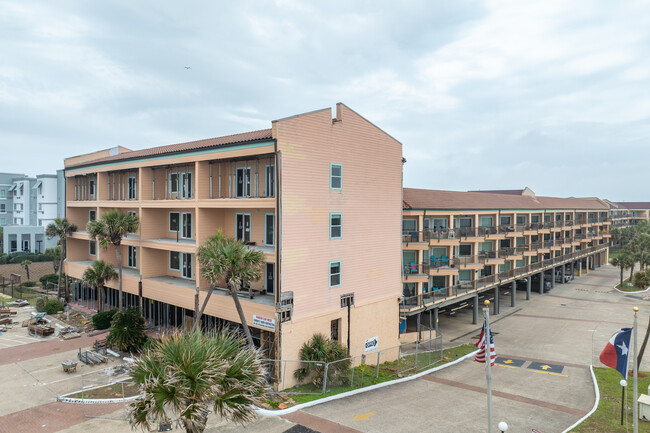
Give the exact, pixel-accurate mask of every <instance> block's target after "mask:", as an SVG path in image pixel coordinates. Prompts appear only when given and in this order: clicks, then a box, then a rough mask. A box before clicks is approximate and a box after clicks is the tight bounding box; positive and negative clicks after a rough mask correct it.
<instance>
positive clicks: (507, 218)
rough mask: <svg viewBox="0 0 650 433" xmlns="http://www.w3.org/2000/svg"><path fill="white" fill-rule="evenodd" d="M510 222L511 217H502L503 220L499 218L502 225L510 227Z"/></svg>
mask: <svg viewBox="0 0 650 433" xmlns="http://www.w3.org/2000/svg"><path fill="white" fill-rule="evenodd" d="M510 221H511V217H509V216H502V217H501V218H499V224H502V225H508V224H510Z"/></svg>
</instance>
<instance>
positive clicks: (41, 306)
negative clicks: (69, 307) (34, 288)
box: [36, 298, 63, 314]
mask: <svg viewBox="0 0 650 433" xmlns="http://www.w3.org/2000/svg"><path fill="white" fill-rule="evenodd" d="M36 310H37V311H39V312H41V313H47V314H56V313H58V312H59V311H63V304H62V303H61V302H59V301H58V300H56V299H54V298H38V299H37V300H36Z"/></svg>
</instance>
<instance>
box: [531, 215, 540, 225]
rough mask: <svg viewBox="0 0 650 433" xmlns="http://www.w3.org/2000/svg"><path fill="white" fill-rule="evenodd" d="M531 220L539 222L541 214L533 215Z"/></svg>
mask: <svg viewBox="0 0 650 433" xmlns="http://www.w3.org/2000/svg"><path fill="white" fill-rule="evenodd" d="M530 222H531V223H533V224H539V215H531V216H530Z"/></svg>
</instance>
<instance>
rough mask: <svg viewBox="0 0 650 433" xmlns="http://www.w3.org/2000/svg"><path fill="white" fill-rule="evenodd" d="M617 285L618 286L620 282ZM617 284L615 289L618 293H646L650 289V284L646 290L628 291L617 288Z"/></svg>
mask: <svg viewBox="0 0 650 433" xmlns="http://www.w3.org/2000/svg"><path fill="white" fill-rule="evenodd" d="M616 286H618V284H617V285H616ZM616 286H614V290H616V291H617V292H618V293H624V294H626V295H630V294H634V293H646V292H647V291H648V290H650V286H648V287H647V288H646V289H645V290H635V291H634V292H626V291H624V290H620V289H617V288H616Z"/></svg>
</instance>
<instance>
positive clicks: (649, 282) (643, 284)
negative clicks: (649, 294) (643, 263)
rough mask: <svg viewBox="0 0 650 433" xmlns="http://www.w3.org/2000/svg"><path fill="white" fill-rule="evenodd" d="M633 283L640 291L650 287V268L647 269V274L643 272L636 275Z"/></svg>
mask: <svg viewBox="0 0 650 433" xmlns="http://www.w3.org/2000/svg"><path fill="white" fill-rule="evenodd" d="M632 282H633V283H634V285H635V286H636V287H637V288H639V289H646V288H647V287H648V286H650V268H648V269H646V270H645V272H644V271H641V272H637V273H636V274H634V278H633V279H632Z"/></svg>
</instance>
